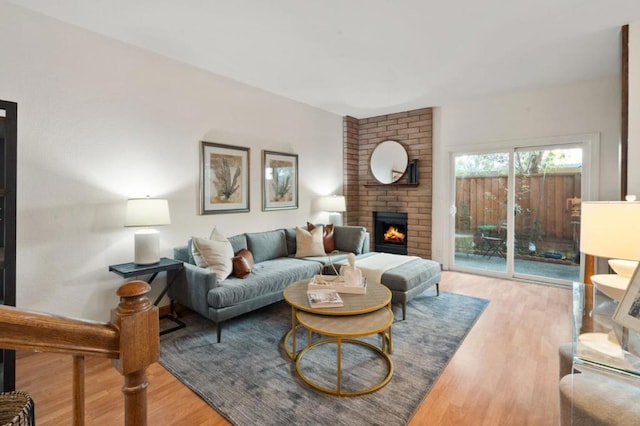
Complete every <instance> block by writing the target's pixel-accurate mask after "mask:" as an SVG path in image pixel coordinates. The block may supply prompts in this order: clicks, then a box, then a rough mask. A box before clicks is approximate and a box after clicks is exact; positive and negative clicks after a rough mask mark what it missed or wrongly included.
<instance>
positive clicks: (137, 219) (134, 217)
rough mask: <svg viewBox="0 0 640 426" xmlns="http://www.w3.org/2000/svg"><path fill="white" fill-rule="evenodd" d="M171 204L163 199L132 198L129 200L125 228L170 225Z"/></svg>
mask: <svg viewBox="0 0 640 426" xmlns="http://www.w3.org/2000/svg"><path fill="white" fill-rule="evenodd" d="M170 224H171V219H170V217H169V202H168V201H167V200H166V199H163V198H131V199H129V200H127V213H126V218H125V221H124V226H158V225H170Z"/></svg>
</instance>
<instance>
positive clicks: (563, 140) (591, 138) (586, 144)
mask: <svg viewBox="0 0 640 426" xmlns="http://www.w3.org/2000/svg"><path fill="white" fill-rule="evenodd" d="M567 147H580V148H582V153H583V156H582V181H581V192H582V199H583V200H584V201H587V200H595V199H597V194H598V182H599V162H600V134H599V133H588V134H577V135H567V136H557V137H548V138H539V139H529V140H510V141H503V142H499V143H493V144H481V145H472V146H455V147H451V148H450V149H449V150H448V154H449V164H448V167H449V170H448V177H449V184H450V190H449V194H448V196H449V200H448V201H449V203H448V204H449V206H450V208H449V215H448V221H449V224H448V229H449V235H448V238H447V239H446V241H445V253H446V261H447V263H448V265H447V266H448V269H451V270H455V271H460V272H468V273H474V274H482V275H488V276H495V277H498V278H515V279H519V280H523V281H536V282H541V281H542V282H544V283H548V284H556V285H567V286H568V285H570V284H571V283H570V282H567V281H562V280H552V279H547V278H545V277H538V276H531V275H527V274H521V273H520V274H516V273H515V272H514V253H513V247H514V228H515V226H514V220H513V219H514V217H513V215H507V250H506V262H507V265H506V271H505V272H499V271H489V270H481V269H478V268H470V267H461V266H459V265H456V264H455V233H456V220H455V218H456V211H455V210H456V207H455V196H456V195H455V191H456V176H455V172H456V171H455V158H456V156H460V155H481V154H490V153H497V152H503V153H508V154H509V175H508V179H507V187H508V196H507V211H508V212H511V211H513V208H514V206H515V184H516V179H515V167H514V157H515V152H516V151H525V150H549V149H554V148H555V149H560V148H567ZM542 278H544V279H542ZM580 280H581V281H582V282H584V255H583V254H582V253H581V254H580Z"/></svg>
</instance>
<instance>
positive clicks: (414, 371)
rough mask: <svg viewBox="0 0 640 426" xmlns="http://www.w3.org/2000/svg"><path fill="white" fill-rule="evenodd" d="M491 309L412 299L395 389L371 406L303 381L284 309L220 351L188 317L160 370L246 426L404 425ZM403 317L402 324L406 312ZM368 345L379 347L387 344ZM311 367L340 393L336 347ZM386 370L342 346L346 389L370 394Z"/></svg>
mask: <svg viewBox="0 0 640 426" xmlns="http://www.w3.org/2000/svg"><path fill="white" fill-rule="evenodd" d="M488 303H489V302H488V301H487V300H484V299H478V298H473V297H468V296H462V295H457V294H452V293H447V292H440V296H438V297H436V296H435V290H433V289H431V290H428V291H427V292H425V293H424V294H422V295H421V296H418V297H416V298H415V299H413V300H412V301H411V302H410V303H409V305H408V306H407V319H406V320H405V321H396V322H394V324H393V327H392V331H393V345H394V347H393V353H392V355H391V357H392V359H393V363H394V374H393V377H392V378H391V381H390V382H389V383H388V384H387V385H386V386H385V387H383V388H382V389H380V390H378V391H377V392H375V393H372V394H368V395H363V396H355V397H339V396H332V395H328V394H325V393H323V392H319V391H316V390H313V389H312V388H310V387H309V386H308V385H306V384H305V383H304V382H303V381H302V380H301V379H300V377H299V376H298V374H297V372H296V369H295V363H294V362H293V361H291V360H290V359H289V358H288V356H287V355H286V353H285V352H284V350H283V348H282V345H281V343H282V337H283V336H284V334H285V333H286V332H287V330H288V329H289V328H290V327H291V309H290V308H289V306H288V305H287V304H286V303H284V302H279V303H276V304H274V305H271V306H268V307H266V308H263V309H260V310H258V311H255V312H253V313H250V314H247V315H243V316H241V317H239V318H235V319H232V320H229V321H227V322H226V323H225V324H224V325H223V329H222V342H221V343H216V334H215V331H214V329H213V327H212V324H211V322H209V321H208V320H206V319H204V318H202V317H200V316H199V315H197V314H188V315H185V316H184V317H183V318H182V319H183V321H184V322H185V323H186V324H187V327H186V328H184V329H182V330H178V331H176V332H173V333H169V334H166V335H163V336H162V337H161V342H160V364H162V365H163V366H164V367H165V368H166V369H167V370H168V371H170V372H171V373H172V374H173V375H174V376H176V377H177V378H178V379H179V380H180V381H181V382H183V383H184V384H185V385H186V386H188V387H189V388H191V389H192V390H193V391H194V392H195V393H197V394H198V395H200V396H201V397H202V398H203V399H204V400H205V401H207V403H209V404H210V405H211V406H212V407H213V408H215V409H216V411H218V412H219V413H220V414H222V415H223V416H224V417H226V418H227V419H228V420H229V421H230V422H232V423H233V424H235V425H239V426H240V425H329V424H330V425H350V426H354V425H385V426H394V425H405V424H406V423H407V422H408V421H409V420H410V419H411V417H412V416H413V413H414V412H415V410H416V409H417V408H418V406H419V405H420V403H421V402H422V400H423V399H424V397H425V396H426V394H427V392H428V391H429V389H430V388H431V386H432V385H433V383H434V382H435V380H436V379H437V378H438V376H439V375H440V374H441V372H442V370H443V369H444V368H445V366H446V365H447V363H448V362H449V360H450V359H451V357H452V356H453V354H454V353H455V351H456V350H457V349H458V347H459V346H460V344H461V343H462V340H463V339H464V337H465V336H466V335H467V333H468V332H469V330H470V329H471V327H473V325H474V324H475V322H476V320H477V319H478V318H479V316H480V314H481V313H482V312H483V311H484V309H485V307H486V306H487V304H488ZM394 312H395V316H396V318H402V314H401V312H400V307H399V306H395V305H394ZM298 336H300V338H303V336H302V334H298ZM305 336H306V334H305ZM367 339H370V340H369V341H370V342H371V343H374V344H377V345H379V337H378V336H373V337H370V338H367ZM299 347H300V345H299ZM303 361H304V364H303V367H302V368H303V371H305V374H307V376H309V377H310V378H312V379H313V380H315V381H318V382H321V384H323V385H325V386H327V387H334V388H335V374H336V373H335V372H336V370H335V345H333V344H326V345H321V346H319V347H317V348H315V349H314V350H313V351H309V352H308V354H307V355H305V357H304V358H303ZM385 368H386V364H384V362H383V361H382V358H381V357H380V356H375V355H373V352H372V351H370V350H368V349H366V348H364V347H362V346H360V345H354V344H347V345H344V346H343V361H342V369H343V389H347V390H351V389H360V388H362V387H363V386H364V387H366V386H370V385H372V384H373V383H375V381H376V380H379V379H380V378H382V377H384V375H385V373H386V370H385Z"/></svg>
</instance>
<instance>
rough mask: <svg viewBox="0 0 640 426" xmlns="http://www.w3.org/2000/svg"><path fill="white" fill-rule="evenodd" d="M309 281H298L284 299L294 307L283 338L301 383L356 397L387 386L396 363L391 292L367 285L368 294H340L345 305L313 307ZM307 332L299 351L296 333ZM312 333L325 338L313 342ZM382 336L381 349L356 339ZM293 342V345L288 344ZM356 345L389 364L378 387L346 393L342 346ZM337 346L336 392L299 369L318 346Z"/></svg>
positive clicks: (328, 391) (336, 393) (373, 285)
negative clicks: (343, 385) (392, 331)
mask: <svg viewBox="0 0 640 426" xmlns="http://www.w3.org/2000/svg"><path fill="white" fill-rule="evenodd" d="M309 281H310V280H309V279H306V280H302V281H298V282H296V283H294V284H291V285H289V286H288V287H287V288H285V290H284V293H283V295H284V299H285V301H286V302H287V303H288V304H289V305H291V330H289V331H288V332H287V334H286V335H285V336H284V338H283V346H284V349H285V351H286V353H287V355H289V357H290V358H291V359H293V360H295V361H296V370H297V372H298V374H299V375H300V377H301V378H302V380H304V382H305V383H307V384H308V385H310V386H312V387H313V388H315V389H317V390H320V391H323V392H326V393H330V394H333V395H341V396H353V395H362V394H366V393H370V392H374V391H376V390H378V389H380V388H381V387H383V386H384V385H386V384H387V383H388V382H389V380H391V376H392V375H393V361H392V360H391V357H390V356H389V354H390V353H391V352H392V351H393V340H392V333H391V324H392V323H393V312H392V311H391V291H389V289H388V288H387V287H385V286H383V285H381V284H377V283H370V284H368V285H367V292H366V294H346V293H340V297H341V298H342V301H343V302H344V306H341V307H334V308H321V309H318V308H312V307H311V306H309V300H308V298H307V285H308V283H309ZM300 327H304V328H306V329H307V345H306V346H305V347H304V348H303V349H302V350H300V351H298V347H297V342H296V334H297V333H296V330H298V329H299V328H300ZM312 333H317V334H320V335H322V336H326V338H322V339H320V340H318V341H316V342H313V341H312ZM373 334H380V336H381V339H382V343H381V345H380V347H377V346H375V345H372V344H370V343H368V342H365V341H362V340H359V339H357V338H358V337H364V336H369V335H373ZM289 341H291V346H289V344H288V342H289ZM345 342H347V343H353V344H357V345H361V346H365V347H367V348H369V349H370V350H372V351H374V352H376V353H377V354H379V355H380V356H381V357H382V358H384V360H385V361H386V364H387V374H386V376H385V377H384V378H383V379H382V380H381V381H380V382H379V383H377V384H375V385H373V386H371V387H368V388H366V389H362V390H355V391H343V390H342V387H341V381H342V370H341V362H342V354H341V353H342V344H343V343H345ZM327 343H336V345H337V358H336V364H337V373H336V376H337V377H336V378H337V385H336V388H335V389H329V388H326V387H323V386H321V385H319V384H317V383H315V382H314V381H313V380H311V379H309V378H308V377H307V375H305V374H304V372H303V371H302V369H301V367H300V361H301V359H302V358H303V356H304V355H305V354H306V353H308V352H309V351H310V350H312V349H313V348H315V347H318V346H319V345H323V344H327Z"/></svg>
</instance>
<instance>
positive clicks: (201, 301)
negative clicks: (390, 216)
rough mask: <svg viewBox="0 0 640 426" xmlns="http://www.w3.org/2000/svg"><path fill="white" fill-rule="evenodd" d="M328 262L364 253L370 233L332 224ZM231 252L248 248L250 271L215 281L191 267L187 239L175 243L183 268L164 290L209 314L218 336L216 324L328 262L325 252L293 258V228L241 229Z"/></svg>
mask: <svg viewBox="0 0 640 426" xmlns="http://www.w3.org/2000/svg"><path fill="white" fill-rule="evenodd" d="M333 235H334V240H335V248H336V250H337V251H338V254H335V255H333V256H332V260H333V261H339V260H341V259H344V258H346V256H347V255H348V253H354V254H356V255H360V254H363V253H367V252H369V238H370V237H369V233H368V232H367V230H366V229H365V228H364V227H361V226H335V227H334V234H333ZM228 240H229V241H230V242H231V246H232V247H233V252H234V253H238V252H239V251H240V250H242V249H248V250H249V251H251V253H252V255H253V260H254V262H255V263H254V266H253V270H252V272H251V274H249V275H248V276H246V277H245V278H239V277H236V276H234V275H233V274H232V275H231V276H229V277H228V278H226V279H224V280H222V281H219V282H218V277H217V276H216V273H215V272H212V271H210V270H208V269H205V268H200V267H198V266H196V262H195V259H194V258H193V256H192V252H191V241H189V243H188V244H187V245H185V246H181V247H176V248H174V250H173V257H174V259H176V260H180V261H182V262H184V268H183V269H182V270H180V271H178V272H170V273H169V276H168V277H167V279H168V280H170V281H171V280H175V281H174V282H173V284H172V285H171V287H170V289H169V292H168V295H169V297H170V299H171V303H172V306H173V303H174V301H175V302H178V303H180V304H181V305H183V306H186V307H187V308H189V309H191V310H193V311H195V312H197V313H199V314H200V315H202V316H204V317H206V318H209V319H210V320H211V321H213V322H214V323H215V326H216V327H217V337H218V342H219V341H220V334H221V327H220V325H221V323H222V322H223V321H226V320H228V319H231V318H233V317H236V316H238V315H242V314H244V313H247V312H250V311H253V310H255V309H258V308H261V307H263V306H266V305H269V304H272V303H274V302H277V301H280V300H282V298H283V297H282V291H283V290H284V288H285V287H286V286H287V285H289V284H291V283H294V282H296V281H299V280H302V279H305V278H311V277H312V276H314V275H316V274H319V273H320V271H321V270H322V268H323V266H324V265H326V264H328V262H329V257H328V256H313V257H304V258H296V257H294V256H295V253H296V232H295V228H286V229H277V230H273V231H266V232H256V233H245V234H239V235H234V236H232V237H229V238H228Z"/></svg>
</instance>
